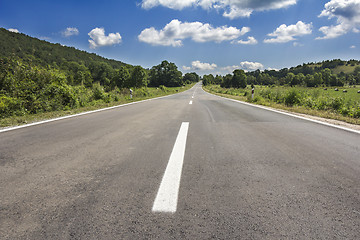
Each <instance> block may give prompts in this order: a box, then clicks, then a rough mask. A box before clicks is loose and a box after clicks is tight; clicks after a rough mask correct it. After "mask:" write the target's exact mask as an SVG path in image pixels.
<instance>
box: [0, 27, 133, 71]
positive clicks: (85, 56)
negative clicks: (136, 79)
mask: <svg viewBox="0 0 360 240" xmlns="http://www.w3.org/2000/svg"><path fill="white" fill-rule="evenodd" d="M14 56H16V57H19V58H21V59H22V60H23V61H24V62H32V63H34V64H40V65H45V66H46V65H52V66H54V65H55V64H56V65H57V66H61V65H62V64H63V63H64V62H72V61H73V62H78V63H82V64H83V65H85V66H86V67H89V66H90V65H91V63H93V62H103V63H107V64H109V65H110V66H111V67H113V68H120V67H121V66H127V67H130V66H131V65H129V64H125V63H123V62H120V61H116V60H109V59H106V58H103V57H101V56H98V55H96V54H94V53H88V52H85V51H81V50H78V49H75V48H73V47H67V46H62V45H60V44H58V43H57V44H53V43H49V42H47V41H44V40H39V39H37V38H33V37H30V36H27V35H25V34H23V33H14V32H10V31H8V30H6V29H4V28H0V57H14Z"/></svg>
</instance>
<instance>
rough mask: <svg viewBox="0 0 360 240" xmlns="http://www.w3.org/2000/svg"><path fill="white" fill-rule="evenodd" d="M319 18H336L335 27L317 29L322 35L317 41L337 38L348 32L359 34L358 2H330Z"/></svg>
mask: <svg viewBox="0 0 360 240" xmlns="http://www.w3.org/2000/svg"><path fill="white" fill-rule="evenodd" d="M319 17H328V19H332V18H336V21H337V25H331V26H323V27H321V28H320V29H319V31H320V32H322V33H323V34H324V36H323V37H318V38H317V39H330V38H337V37H339V36H341V35H344V34H346V33H348V32H350V31H353V32H355V33H358V32H360V31H359V29H358V28H359V27H360V0H331V1H330V2H328V3H326V4H325V9H324V10H323V11H322V12H321V14H320V15H319Z"/></svg>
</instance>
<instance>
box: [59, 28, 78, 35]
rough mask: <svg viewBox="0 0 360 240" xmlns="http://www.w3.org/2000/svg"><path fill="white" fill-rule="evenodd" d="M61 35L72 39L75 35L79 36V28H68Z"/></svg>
mask: <svg viewBox="0 0 360 240" xmlns="http://www.w3.org/2000/svg"><path fill="white" fill-rule="evenodd" d="M61 34H62V35H63V36H64V37H71V36H74V35H79V30H78V29H77V28H73V27H68V28H66V29H65V30H64V31H62V32H61Z"/></svg>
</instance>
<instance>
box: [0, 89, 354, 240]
mask: <svg viewBox="0 0 360 240" xmlns="http://www.w3.org/2000/svg"><path fill="white" fill-rule="evenodd" d="M192 96H194V97H193V98H192ZM190 101H192V104H189V103H190ZM183 123H185V124H183ZM186 124H187V125H186ZM183 125H184V126H185V127H186V126H187V127H188V128H187V129H182V130H181V131H179V130H180V127H181V128H183ZM186 130H187V131H186ZM180 132H182V133H180ZM181 134H185V135H182V137H179V136H180V135H181ZM178 138H179V140H178ZM184 141H186V142H184ZM175 143H176V144H175ZM175 145H177V146H176V147H175ZM182 146H184V147H185V148H184V149H183V150H184V152H183V157H181V153H180V154H179V153H177V151H180V152H181V151H182V150H181V149H182ZM171 156H172V157H174V159H175V160H174V159H173V160H170V159H172V157H171ZM172 161H173V163H175V165H176V164H177V165H176V166H175V167H174V168H173V171H175V172H176V171H180V174H179V176H180V177H181V179H180V180H179V182H178V183H179V184H178V185H179V186H176V183H175V182H176V181H178V180H176V179H175V177H173V176H174V173H173V172H171V168H172V167H169V165H171V163H170V162H172ZM179 161H182V162H181V164H182V165H181V164H179ZM168 169H170V170H168ZM174 169H175V170H174ZM166 171H170V174H169V176H170V177H169V178H166V177H165V175H166V174H165V172H166ZM181 171H182V172H181ZM177 173H179V172H177ZM171 181H174V183H175V185H171V184H170V185H168V186H167V187H166V186H165V187H164V189H165V190H163V191H164V192H165V193H164V194H165V195H164V196H165V197H169V198H172V201H173V200H174V197H176V201H175V203H176V206H174V205H172V207H173V208H172V209H173V210H174V211H172V210H169V211H167V210H166V209H167V208H166V207H165V208H164V209H165V210H164V209H163V210H161V209H162V207H163V205H162V204H163V203H161V202H160V203H159V206H160V208H158V207H155V198H156V197H157V194H160V193H159V192H161V191H160V190H159V189H160V185H163V183H162V182H165V183H164V185H166V184H168V183H169V182H171ZM168 192H172V193H171V194H170V193H169V194H168ZM167 194H168V195H167ZM176 194H177V195H176ZM175 195H176V196H175ZM159 198H161V197H159ZM173 202H174V201H173ZM174 207H175V208H174ZM156 209H157V210H156ZM159 209H160V210H159ZM359 236H360V134H357V133H353V132H348V131H344V130H341V129H336V128H332V127H329V126H324V125H320V124H317V123H313V122H310V121H306V120H302V119H298V118H295V117H291V116H286V115H282V114H279V113H275V112H271V111H267V110H263V109H259V108H255V107H252V106H248V105H244V104H241V103H237V102H233V101H229V100H226V99H223V98H219V97H217V96H213V95H210V94H208V93H205V92H204V91H203V90H202V89H201V87H200V85H199V84H197V85H196V86H195V87H194V88H193V89H191V90H189V91H187V92H184V93H180V94H176V95H173V96H170V97H166V98H162V99H157V100H153V101H148V102H143V103H139V104H134V105H130V106H124V107H121V108H117V109H113V110H108V111H103V112H98V113H93V114H88V115H83V116H79V117H75V118H69V119H65V120H60V121H55V122H50V123H46V124H41V125H37V126H32V127H27V128H22V129H17V130H13V131H7V132H1V133H0V239H359Z"/></svg>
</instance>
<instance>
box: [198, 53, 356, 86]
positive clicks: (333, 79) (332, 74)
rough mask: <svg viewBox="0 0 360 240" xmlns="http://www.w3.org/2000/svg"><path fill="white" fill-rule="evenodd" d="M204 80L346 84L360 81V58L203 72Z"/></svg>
mask: <svg viewBox="0 0 360 240" xmlns="http://www.w3.org/2000/svg"><path fill="white" fill-rule="evenodd" d="M203 84H204V85H211V84H218V85H221V86H222V87H224V88H245V87H246V86H247V85H261V86H271V85H276V86H302V87H320V86H327V87H342V86H344V85H349V86H352V85H359V84H360V61H358V60H349V61H342V60H340V59H334V60H331V61H330V60H327V61H323V62H319V63H304V64H303V65H299V66H297V67H292V68H283V69H281V70H264V71H260V70H256V71H252V72H244V71H243V70H235V71H234V72H233V74H228V75H226V76H219V75H217V76H213V75H212V74H209V75H205V76H203Z"/></svg>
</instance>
